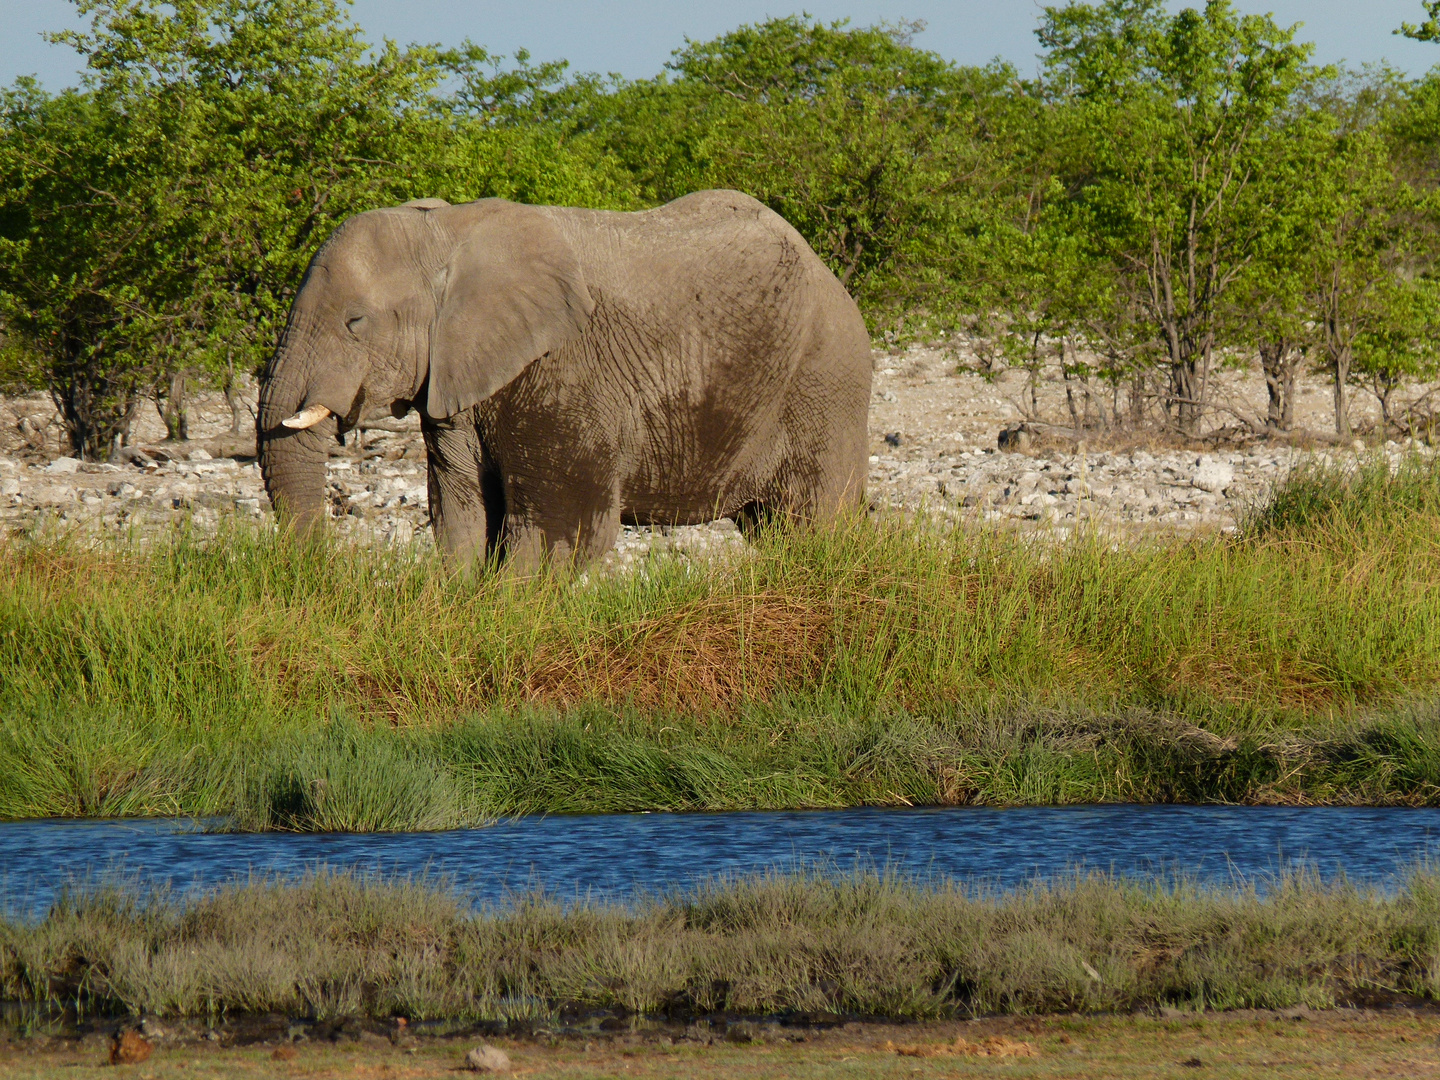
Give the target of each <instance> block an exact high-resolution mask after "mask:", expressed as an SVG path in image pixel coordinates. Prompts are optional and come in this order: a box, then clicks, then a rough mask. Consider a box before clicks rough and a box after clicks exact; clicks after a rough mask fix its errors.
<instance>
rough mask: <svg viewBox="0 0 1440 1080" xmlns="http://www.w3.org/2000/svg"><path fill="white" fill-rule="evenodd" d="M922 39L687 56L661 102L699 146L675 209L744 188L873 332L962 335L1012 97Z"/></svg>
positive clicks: (769, 31)
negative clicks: (960, 322)
mask: <svg viewBox="0 0 1440 1080" xmlns="http://www.w3.org/2000/svg"><path fill="white" fill-rule="evenodd" d="M919 29H921V26H920V24H902V25H900V26H878V27H867V28H859V29H856V28H850V27H848V26H847V25H846V24H845V23H843V22H837V23H833V24H830V25H828V26H827V25H825V24H822V23H818V22H813V21H811V20H808V19H800V18H794V17H792V18H786V19H772V20H769V21H768V22H765V23H761V24H758V25H755V26H742V27H740V28H739V29H738V30H736V31H734V32H732V33H730V34H726V35H724V36H722V37H720V38H718V39H716V40H714V41H711V42H705V43H694V42H691V43H689V44H688V45H687V47H686V48H685V49H683V50H680V51H679V52H677V53H676V55H675V59H674V60H673V61H672V62H671V63H670V65H669V67H670V69H671V71H672V72H673V74H674V79H673V81H667V82H662V83H657V84H655V86H654V87H652V88H651V89H650V90H649V91H648V92H647V93H648V96H646V97H642V98H640V99H639V100H641V101H642V102H644V103H645V104H646V105H647V106H650V107H653V106H654V105H655V104H656V103H657V102H658V101H659V100H661V98H662V96H663V95H668V98H669V101H670V103H671V104H672V105H674V106H675V107H676V109H677V112H678V113H679V114H680V116H681V117H682V119H683V126H684V127H685V128H686V129H687V130H688V131H689V132H691V133H692V134H688V135H684V136H683V137H671V138H670V139H669V141H668V144H667V149H666V150H665V152H663V153H662V154H660V155H659V158H660V159H662V160H664V161H665V162H666V168H667V169H668V171H669V180H668V185H667V184H654V183H652V190H655V191H656V192H657V193H659V192H661V191H662V190H663V192H664V194H666V195H674V194H680V192H679V191H677V190H674V189H675V187H676V186H678V185H677V183H676V182H677V181H679V183H680V184H683V185H694V186H712V185H713V186H724V187H735V188H739V189H741V190H743V191H746V192H748V193H749V194H752V195H754V196H755V197H756V198H758V199H760V200H761V201H762V202H764V203H766V204H767V205H769V206H770V207H771V208H773V209H774V210H776V211H777V212H778V213H779V214H781V215H782V216H783V217H785V218H786V219H787V220H788V221H790V222H791V224H793V225H794V226H795V227H796V228H797V229H798V230H799V231H800V233H801V234H802V235H803V236H804V237H805V238H806V240H807V241H809V243H810V244H811V246H812V247H814V248H815V250H816V251H817V252H818V253H819V254H820V256H821V258H823V259H825V260H826V262H827V263H828V264H829V265H830V267H831V269H832V270H834V271H835V273H836V275H837V276H838V277H839V278H840V280H841V281H842V282H843V283H844V284H845V285H846V287H847V288H848V289H849V290H850V291H851V293H852V294H854V295H855V296H856V298H857V299H858V300H859V301H860V302H861V304H862V308H863V309H864V310H865V312H866V314H867V317H868V318H869V319H870V320H871V323H872V325H886V326H889V327H892V328H896V329H899V328H902V327H903V326H904V325H905V324H906V321H907V320H911V321H916V320H917V317H918V321H919V322H925V321H927V320H928V321H929V322H931V323H934V322H936V321H942V322H953V321H954V319H955V315H956V312H957V311H959V310H960V309H962V308H963V307H965V306H966V303H967V300H966V292H967V289H969V288H970V287H972V286H973V283H974V281H975V279H976V274H975V272H974V266H973V259H972V257H971V247H972V245H970V244H968V243H967V240H972V239H973V238H974V237H975V236H976V235H977V234H978V232H979V231H980V230H981V229H982V228H983V226H984V224H985V223H986V222H987V221H988V217H989V215H990V214H991V213H993V195H994V193H993V179H994V175H995V170H994V163H993V157H992V155H993V147H992V144H991V142H990V141H989V138H988V136H989V135H990V133H991V131H990V128H989V127H988V125H991V124H993V122H994V120H995V114H996V113H998V112H1003V110H1004V105H1003V104H997V103H1003V101H1004V99H1005V98H1006V96H1007V95H1008V94H1009V93H1010V92H1011V90H1012V89H1013V87H1014V85H1015V79H1014V75H1013V72H1010V71H1009V70H1008V69H1004V68H993V69H983V70H981V69H966V68H957V67H955V66H954V65H952V64H949V63H948V62H946V61H944V60H942V59H941V58H940V57H938V56H936V55H935V54H933V53H929V52H926V51H924V50H922V49H919V48H916V47H915V45H914V44H913V41H912V36H913V34H914V33H915V32H917V31H918V30H919Z"/></svg>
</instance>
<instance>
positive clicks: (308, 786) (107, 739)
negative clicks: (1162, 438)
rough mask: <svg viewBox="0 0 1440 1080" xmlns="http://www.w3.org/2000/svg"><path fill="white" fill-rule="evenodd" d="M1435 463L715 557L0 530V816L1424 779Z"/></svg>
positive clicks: (1335, 785)
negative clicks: (451, 558)
mask: <svg viewBox="0 0 1440 1080" xmlns="http://www.w3.org/2000/svg"><path fill="white" fill-rule="evenodd" d="M1436 492H1440V468H1437V466H1436V465H1434V464H1433V463H1427V462H1421V461H1418V460H1417V461H1413V462H1410V463H1407V464H1406V465H1404V466H1403V467H1402V469H1401V470H1400V472H1399V473H1397V474H1394V475H1392V474H1391V472H1390V470H1389V469H1388V467H1386V466H1385V465H1384V463H1383V462H1379V463H1376V464H1374V465H1373V466H1368V467H1366V468H1362V469H1361V470H1359V471H1358V472H1355V473H1354V474H1347V473H1343V472H1339V471H1336V470H1330V471H1310V472H1305V473H1302V474H1299V475H1297V476H1296V477H1295V478H1294V479H1293V480H1292V481H1291V483H1290V484H1288V485H1286V486H1285V487H1284V488H1282V490H1281V491H1280V492H1279V493H1278V494H1277V496H1276V497H1275V498H1274V499H1273V500H1272V501H1271V502H1270V503H1269V504H1268V506H1267V507H1266V508H1262V509H1261V510H1259V511H1257V513H1256V514H1255V515H1253V516H1252V518H1251V520H1250V521H1249V522H1247V524H1246V526H1245V528H1244V529H1243V530H1242V534H1241V535H1240V536H1239V537H1237V538H1223V537H1211V538H1191V539H1183V538H1175V537H1160V538H1151V539H1148V540H1142V541H1138V542H1135V543H1133V544H1116V543H1115V542H1113V541H1112V540H1110V539H1107V538H1105V537H1103V536H1100V535H1096V534H1093V533H1092V534H1078V535H1075V536H1073V537H1071V538H1070V539H1068V540H1066V541H1065V542H1063V543H1052V542H1048V541H1043V540H1036V539H1034V538H1033V537H1032V538H1026V537H1024V536H1021V535H1018V534H1014V533H1009V532H1000V531H992V530H984V529H977V528H972V527H968V526H960V527H954V528H939V527H935V526H932V525H927V524H925V523H923V522H906V521H901V520H897V519H880V520H875V521H858V522H849V523H844V524H842V525H839V526H836V527H834V528H831V529H825V530H817V531H813V532H789V533H784V532H776V533H772V534H769V535H767V536H764V537H762V538H761V540H760V541H759V543H758V544H756V545H755V546H754V547H753V548H751V549H749V550H748V551H747V552H746V553H745V554H744V555H743V556H741V557H739V558H736V559H734V560H732V561H730V562H728V563H725V564H714V565H707V564H696V563H692V562H689V561H686V560H684V559H682V558H678V557H660V558H656V559H653V560H652V561H650V562H649V563H647V564H646V565H645V566H644V567H643V569H642V571H641V572H639V573H635V574H631V575H624V576H618V575H617V576H601V575H590V576H577V575H574V574H566V573H561V572H555V573H551V574H546V575H541V576H538V577H535V578H532V579H529V580H520V579H517V578H515V577H513V576H506V575H498V576H497V575H489V576H486V575H449V574H446V573H444V572H443V570H442V569H441V568H440V567H439V566H438V565H437V564H436V563H435V562H433V561H432V559H431V558H430V557H428V556H424V555H422V554H420V553H418V552H416V551H414V550H403V549H401V550H395V549H383V548H362V547H346V546H343V545H340V544H336V543H298V542H296V541H294V540H292V539H290V538H287V537H285V536H281V535H276V534H273V533H271V532H269V531H266V530H261V529H254V528H251V529H246V528H241V527H238V526H237V527H234V528H232V529H231V530H229V531H227V532H225V533H223V534H222V535H221V536H220V537H218V538H215V539H212V540H203V539H200V538H197V537H195V536H193V535H190V534H187V533H184V532H180V533H177V534H175V535H173V536H171V537H168V538H166V539H164V540H163V541H160V542H156V543H152V544H150V545H148V546H145V547H143V548H142V547H139V546H133V547H126V546H116V545H112V546H109V547H104V546H101V547H87V546H85V545H83V544H81V543H79V542H75V541H70V542H66V541H64V540H58V541H57V540H49V541H43V542H41V541H24V540H14V541H11V542H9V543H6V544H3V545H0V815H4V816H12V817H13V816H31V815H52V814H78V815H95V814H101V815H109V814H130V813H151V814H153V813H228V814H233V815H236V817H237V820H239V821H241V822H243V823H247V824H250V825H254V826H256V827H284V828H397V827H421V826H426V827H429V826H439V825H444V824H457V823H463V822H467V821H474V820H481V819H483V818H484V817H486V816H488V815H491V814H496V813H510V812H515V811H520V810H551V811H555V810H582V809H621V808H625V809H657V808H721V807H738V806H746V807H777V806H835V805H847V804H853V803H855V802H904V801H910V802H967V801H993V802H1076V801H1095V800H1110V799H1186V800H1206V799H1224V800H1275V799H1281V800H1285V799H1305V800H1328V801H1361V800H1363V801H1400V802H1410V803H1428V802H1433V801H1435V800H1436V799H1437V796H1440V724H1437V720H1440V717H1437V715H1436V709H1435V706H1434V705H1433V704H1431V703H1433V702H1435V701H1436V700H1437V694H1436V689H1437V680H1440V560H1437V558H1436V555H1437V550H1436V548H1437V541H1436V537H1437V536H1440V496H1436V494H1435V493H1436Z"/></svg>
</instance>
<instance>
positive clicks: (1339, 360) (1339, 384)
mask: <svg viewBox="0 0 1440 1080" xmlns="http://www.w3.org/2000/svg"><path fill="white" fill-rule="evenodd" d="M1331 356H1333V357H1334V363H1333V366H1332V368H1331V374H1332V375H1333V376H1334V377H1335V434H1336V435H1340V436H1342V437H1343V436H1348V435H1349V434H1350V402H1349V400H1348V399H1347V398H1346V396H1345V384H1346V383H1347V382H1349V381H1350V347H1349V346H1348V345H1345V346H1341V347H1339V348H1334V349H1332V350H1331Z"/></svg>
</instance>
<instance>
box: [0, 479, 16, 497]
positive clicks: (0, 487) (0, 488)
mask: <svg viewBox="0 0 1440 1080" xmlns="http://www.w3.org/2000/svg"><path fill="white" fill-rule="evenodd" d="M19 494H20V481H19V480H16V479H15V478H14V477H13V476H12V477H7V478H6V479H4V480H0V495H19Z"/></svg>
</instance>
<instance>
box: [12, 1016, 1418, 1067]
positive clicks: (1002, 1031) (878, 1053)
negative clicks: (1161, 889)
mask: <svg viewBox="0 0 1440 1080" xmlns="http://www.w3.org/2000/svg"><path fill="white" fill-rule="evenodd" d="M676 1030H677V1034H678V1037H676V1036H671V1035H660V1034H657V1033H654V1032H651V1033H648V1034H618V1035H612V1034H601V1033H598V1032H597V1033H596V1034H595V1035H594V1036H593V1037H587V1036H586V1035H584V1034H578V1035H577V1034H572V1035H567V1036H565V1037H556V1038H549V1039H547V1038H546V1037H544V1036H540V1037H536V1038H528V1039H523V1040H517V1039H504V1038H499V1039H491V1040H490V1041H491V1043H492V1044H493V1045H495V1046H498V1047H500V1048H501V1049H503V1050H504V1051H505V1052H506V1053H507V1054H508V1055H509V1056H510V1059H511V1062H512V1072H511V1075H515V1076H529V1077H536V1078H544V1077H559V1076H564V1077H567V1078H588V1077H713V1078H716V1080H739V1078H748V1077H797V1078H800V1077H844V1078H847V1080H849V1078H855V1080H862V1078H865V1080H868V1078H872V1077H873V1078H880V1077H885V1078H892V1077H893V1078H902V1077H903V1078H905V1080H910V1078H920V1080H926V1078H940V1077H947V1078H949V1077H984V1076H1004V1077H1007V1078H1013V1080H1021V1078H1030V1077H1035V1078H1041V1077H1043V1078H1051V1077H1056V1078H1058V1077H1077V1078H1084V1080H1100V1078H1107V1080H1112V1078H1113V1080H1122V1078H1128V1077H1193V1076H1201V1077H1227V1078H1236V1080H1239V1078H1246V1080H1248V1078H1255V1080H1260V1078H1262V1077H1263V1078H1269V1077H1306V1078H1321V1077H1409V1078H1417V1080H1418V1078H1423V1077H1436V1076H1440V1044H1437V1034H1440V1014H1437V1013H1435V1012H1433V1011H1412V1010H1409V1009H1386V1010H1382V1011H1373V1010H1364V1009H1337V1010H1334V1011H1331V1012H1323V1013H1320V1012H1310V1011H1307V1010H1292V1011H1286V1012H1238V1013H1228V1014H1215V1013H1211V1014H1206V1015H1203V1016H1194V1015H1191V1014H1176V1015H1175V1016H1172V1017H1170V1018H1163V1019H1155V1018H1145V1017H1057V1018H1046V1019H1030V1020H1010V1019H1006V1020H982V1021H973V1022H968V1023H943V1024H929V1025H905V1026H894V1025H881V1024H856V1023H852V1024H846V1025H844V1026H843V1027H839V1028H831V1029H828V1030H815V1029H799V1028H782V1027H779V1026H776V1025H768V1026H767V1025H736V1026H734V1027H732V1029H731V1031H730V1034H729V1035H728V1036H727V1035H725V1034H723V1033H721V1032H720V1031H719V1030H718V1029H713V1030H712V1029H709V1028H706V1029H699V1028H694V1027H692V1028H690V1029H689V1031H688V1035H687V1033H685V1032H682V1031H680V1029H676ZM478 1042H479V1039H477V1038H474V1037H470V1038H464V1039H460V1038H433V1039H432V1038H423V1039H421V1040H419V1041H418V1042H417V1041H416V1040H413V1039H401V1040H399V1045H395V1044H394V1043H392V1042H391V1040H389V1039H386V1038H384V1037H382V1036H380V1035H378V1034H368V1033H367V1034H366V1035H365V1036H364V1037H363V1038H361V1039H358V1040H357V1039H354V1038H349V1037H342V1038H340V1039H339V1040H338V1041H328V1040H326V1041H321V1042H309V1041H306V1042H300V1043H297V1044H294V1046H293V1056H292V1050H291V1046H290V1044H288V1043H283V1042H280V1041H271V1042H261V1043H254V1044H252V1045H249V1046H243V1047H234V1046H231V1047H226V1046H224V1045H223V1043H220V1044H216V1043H206V1042H203V1041H189V1042H183V1043H178V1044H173V1045H168V1046H167V1045H164V1044H162V1045H161V1046H160V1047H159V1048H158V1049H157V1050H156V1052H155V1054H154V1056H153V1057H151V1058H150V1060H148V1061H146V1062H144V1063H143V1064H139V1065H128V1066H120V1067H116V1068H112V1067H111V1066H110V1065H109V1064H108V1056H107V1047H108V1040H107V1039H106V1038H105V1037H104V1036H101V1035H98V1034H97V1035H92V1036H90V1037H89V1038H88V1039H86V1040H85V1041H83V1042H78V1041H75V1040H63V1039H49V1040H47V1039H44V1038H32V1039H22V1040H19V1041H14V1042H10V1043H8V1044H6V1043H0V1076H5V1077H10V1076H16V1077H19V1076H26V1077H43V1078H54V1080H59V1078H62V1077H64V1078H69V1077H75V1076H84V1075H88V1074H90V1073H92V1072H95V1071H97V1070H103V1075H113V1076H116V1077H138V1078H144V1080H162V1078H172V1077H173V1078H179V1077H186V1078H190V1077H216V1078H230V1077H235V1078H241V1077H272V1076H273V1077H305V1078H322V1077H376V1078H379V1077H396V1078H398V1077H440V1076H454V1075H457V1073H458V1074H460V1075H464V1073H463V1072H462V1071H461V1064H462V1062H463V1060H464V1056H465V1052H466V1050H467V1049H469V1048H470V1047H471V1046H474V1045H476V1044H477V1043H478ZM957 1043H958V1045H959V1046H960V1047H961V1049H960V1050H958V1051H957V1049H956V1047H957ZM282 1046H283V1047H285V1048H284V1049H281V1047H282ZM277 1051H278V1052H279V1053H278V1055H277Z"/></svg>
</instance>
